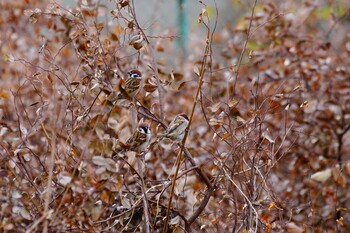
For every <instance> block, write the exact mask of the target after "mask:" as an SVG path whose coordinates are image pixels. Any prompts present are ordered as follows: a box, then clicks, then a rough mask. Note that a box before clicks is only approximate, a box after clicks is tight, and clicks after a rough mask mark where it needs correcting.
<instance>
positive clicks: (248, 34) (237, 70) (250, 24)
mask: <svg viewBox="0 0 350 233" xmlns="http://www.w3.org/2000/svg"><path fill="white" fill-rule="evenodd" d="M257 2H258V0H255V1H254V5H253V8H252V14H251V16H250V21H249V26H248V30H247V38H246V40H245V41H244V45H243V49H242V51H241V54H240V55H239V59H238V65H237V69H236V76H235V82H234V84H233V92H232V94H231V96H230V99H232V98H233V97H234V95H235V94H236V84H237V79H238V74H239V69H240V67H241V64H242V59H243V54H244V52H245V49H246V48H247V44H248V41H249V39H250V29H251V27H252V21H253V17H254V11H255V7H256V4H257Z"/></svg>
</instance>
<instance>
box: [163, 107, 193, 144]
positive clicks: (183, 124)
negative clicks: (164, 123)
mask: <svg viewBox="0 0 350 233" xmlns="http://www.w3.org/2000/svg"><path fill="white" fill-rule="evenodd" d="M188 122H189V119H188V117H187V115H186V114H185V113H180V114H179V115H177V116H176V117H175V118H174V120H173V121H172V122H171V123H170V125H169V126H168V128H167V129H166V131H165V132H163V133H161V134H159V135H158V139H159V140H161V139H163V138H168V139H170V140H172V141H175V142H181V141H182V139H183V138H184V136H185V132H186V128H187V126H188Z"/></svg>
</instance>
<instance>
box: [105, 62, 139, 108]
mask: <svg viewBox="0 0 350 233" xmlns="http://www.w3.org/2000/svg"><path fill="white" fill-rule="evenodd" d="M141 83H142V74H141V72H140V71H138V70H135V69H134V70H130V71H129V72H128V77H127V78H126V80H125V81H124V80H121V81H120V83H119V93H118V94H117V95H116V96H112V97H111V98H110V99H111V101H112V102H116V101H118V100H121V99H127V100H129V101H132V100H133V99H134V98H135V96H136V95H137V93H138V92H139V90H140V89H141Z"/></svg>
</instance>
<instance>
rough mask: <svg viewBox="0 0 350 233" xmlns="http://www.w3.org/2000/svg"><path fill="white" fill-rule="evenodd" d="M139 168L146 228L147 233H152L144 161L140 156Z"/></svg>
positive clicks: (138, 160)
mask: <svg viewBox="0 0 350 233" xmlns="http://www.w3.org/2000/svg"><path fill="white" fill-rule="evenodd" d="M136 159H137V166H138V169H139V171H138V172H139V177H140V180H141V191H142V195H143V198H142V199H143V213H144V215H145V228H146V233H150V213H149V204H148V200H147V193H146V189H145V187H146V186H145V180H144V179H143V168H142V161H141V156H138V157H137V158H136Z"/></svg>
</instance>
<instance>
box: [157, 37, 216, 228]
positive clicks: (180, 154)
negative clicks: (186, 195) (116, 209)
mask: <svg viewBox="0 0 350 233" xmlns="http://www.w3.org/2000/svg"><path fill="white" fill-rule="evenodd" d="M210 46H211V44H210V35H209V31H208V35H207V38H206V46H205V51H204V55H203V59H202V65H201V69H200V73H199V81H198V87H197V91H196V94H195V97H194V101H193V105H192V110H191V114H190V119H189V122H188V126H187V130H186V132H185V135H184V138H183V139H182V142H181V147H180V151H179V153H178V155H177V158H178V159H177V164H176V169H175V174H174V177H173V180H172V185H171V190H170V196H169V202H168V208H167V213H166V217H165V220H164V227H163V231H162V232H163V233H166V232H167V231H168V223H169V218H170V209H171V202H172V198H173V196H174V190H175V184H176V179H177V175H178V172H179V168H180V165H181V162H182V154H183V153H182V152H183V150H184V147H185V144H186V139H187V136H188V132H189V130H188V129H189V128H190V127H191V123H192V120H193V115H194V111H195V109H196V106H197V102H198V99H199V94H200V92H201V88H202V84H203V79H204V74H205V66H206V63H207V58H208V53H209V52H210ZM200 212H201V211H200Z"/></svg>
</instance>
